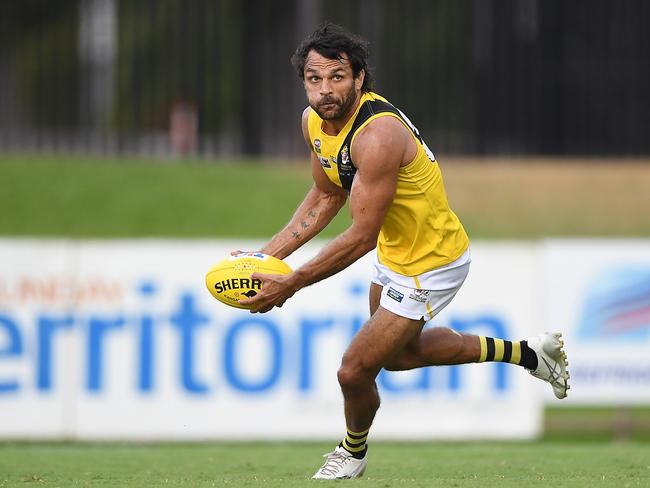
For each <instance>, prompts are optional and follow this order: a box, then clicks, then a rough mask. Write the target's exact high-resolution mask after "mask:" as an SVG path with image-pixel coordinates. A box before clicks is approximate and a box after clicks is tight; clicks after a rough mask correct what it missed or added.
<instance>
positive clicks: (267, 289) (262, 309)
mask: <svg viewBox="0 0 650 488" xmlns="http://www.w3.org/2000/svg"><path fill="white" fill-rule="evenodd" d="M251 278H253V279H258V280H261V281H262V289H261V290H260V292H259V293H258V294H257V295H255V296H254V297H251V298H244V299H241V300H239V303H240V304H241V305H246V306H249V307H250V312H251V313H266V312H268V311H269V310H271V309H272V308H273V307H278V308H279V307H281V306H282V305H284V302H286V301H287V300H288V299H289V298H291V297H292V296H293V295H294V294H295V293H296V291H297V289H296V288H295V285H294V284H293V281H294V280H293V279H292V274H288V275H278V274H263V273H253V274H252V275H251Z"/></svg>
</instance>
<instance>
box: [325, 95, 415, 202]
mask: <svg viewBox="0 0 650 488" xmlns="http://www.w3.org/2000/svg"><path fill="white" fill-rule="evenodd" d="M385 112H390V113H393V114H395V115H397V116H398V117H399V119H400V120H401V121H402V122H404V125H406V127H408V128H410V129H411V132H413V135H414V136H415V137H416V138H417V140H418V141H420V143H422V138H421V137H420V134H418V132H417V131H415V130H413V128H412V127H411V124H409V123H407V122H406V120H404V118H403V117H402V114H401V113H400V111H399V110H397V109H396V108H395V107H394V106H393V105H391V104H390V103H388V102H384V101H383V100H366V101H365V102H363V105H361V108H360V109H359V112H358V113H357V116H356V118H355V119H354V123H353V124H352V127H351V128H350V132H348V135H347V136H346V137H345V140H344V141H343V144H341V147H340V148H339V154H338V156H337V157H336V166H337V169H338V172H339V179H340V180H341V185H342V186H343V188H344V189H345V190H346V191H347V192H348V193H350V190H351V189H352V181H353V180H354V175H355V174H356V173H357V167H356V166H355V165H354V162H353V161H352V155H351V154H350V143H351V141H352V137H354V134H355V133H356V132H357V131H358V130H359V127H361V126H362V125H363V123H364V122H365V121H367V120H368V119H369V118H370V117H372V116H373V115H376V114H380V113H385Z"/></svg>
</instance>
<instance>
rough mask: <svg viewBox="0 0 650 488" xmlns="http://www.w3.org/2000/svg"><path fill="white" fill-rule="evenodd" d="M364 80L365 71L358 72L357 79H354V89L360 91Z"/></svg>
mask: <svg viewBox="0 0 650 488" xmlns="http://www.w3.org/2000/svg"><path fill="white" fill-rule="evenodd" d="M365 79H366V70H365V69H362V70H360V71H359V74H358V75H357V77H356V78H355V79H354V87H355V88H356V89H357V90H361V87H362V86H363V81H364V80H365Z"/></svg>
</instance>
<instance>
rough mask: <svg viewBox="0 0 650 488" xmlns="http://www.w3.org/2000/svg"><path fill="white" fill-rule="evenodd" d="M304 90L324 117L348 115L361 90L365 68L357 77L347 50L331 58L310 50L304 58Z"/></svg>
mask: <svg viewBox="0 0 650 488" xmlns="http://www.w3.org/2000/svg"><path fill="white" fill-rule="evenodd" d="M304 76H305V90H306V92H307V99H308V100H309V105H310V106H311V108H312V109H314V110H315V111H316V113H317V114H318V115H319V117H320V118H321V119H323V120H336V119H341V118H345V116H346V115H348V114H349V113H350V112H351V111H352V109H353V108H354V103H355V102H356V100H357V97H358V96H359V95H360V93H361V85H362V84H363V76H364V73H363V71H362V72H361V73H360V74H359V76H358V77H357V78H356V79H355V78H354V74H353V72H352V66H350V62H349V61H348V57H347V55H346V54H345V53H341V59H328V58H326V57H324V56H321V55H320V54H318V53H317V52H316V51H310V52H309V54H308V55H307V59H306V60H305V70H304Z"/></svg>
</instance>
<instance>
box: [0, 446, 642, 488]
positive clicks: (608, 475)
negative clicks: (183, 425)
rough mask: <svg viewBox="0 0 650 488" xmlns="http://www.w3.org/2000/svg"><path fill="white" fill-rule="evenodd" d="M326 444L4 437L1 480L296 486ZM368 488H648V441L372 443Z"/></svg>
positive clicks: (76, 484) (13, 482)
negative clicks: (21, 440)
mask: <svg viewBox="0 0 650 488" xmlns="http://www.w3.org/2000/svg"><path fill="white" fill-rule="evenodd" d="M331 447H332V446H331V445H329V444H322V443H319V444H300V443H289V444H287V443H277V444H250V443H243V444H159V445H129V444H50V443H46V444H4V445H0V486H3V487H4V486H31V484H32V483H33V484H35V485H37V486H53V487H54V486H57V487H58V486H60V487H85V486H119V487H142V486H169V487H173V486H187V487H195V486H232V487H240V486H265V487H269V488H271V487H294V486H295V487H301V486H309V485H310V484H319V483H327V482H315V481H311V480H309V477H310V476H311V475H312V474H313V472H314V471H315V470H316V469H317V468H318V467H319V466H320V461H321V458H320V455H321V454H322V453H324V452H326V451H327V450H328V449H331ZM369 456H370V457H369V465H368V470H367V471H366V475H365V476H364V477H363V478H362V479H360V480H354V481H346V482H345V483H346V484H351V485H355V486H357V485H362V486H373V487H392V486H408V487H478V486H500V487H510V486H511V487H518V488H519V487H522V486H553V487H571V488H575V487H594V486H598V487H605V486H612V487H614V486H615V487H637V486H638V487H647V486H650V444H632V443H628V444H622V445H618V444H598V443H596V444H594V443H580V442H577V443H576V442H563V443H553V442H542V443H497V444H492V443H411V444H407V443H390V444H385V443H376V444H374V445H372V447H371V450H370V451H369Z"/></svg>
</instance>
